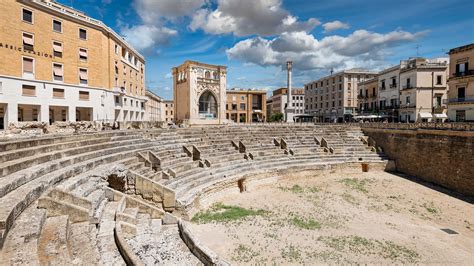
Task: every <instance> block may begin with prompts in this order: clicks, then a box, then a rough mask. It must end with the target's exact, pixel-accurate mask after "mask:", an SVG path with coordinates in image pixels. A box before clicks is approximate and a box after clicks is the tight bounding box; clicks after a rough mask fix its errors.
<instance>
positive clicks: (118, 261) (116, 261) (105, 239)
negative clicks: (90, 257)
mask: <svg viewBox="0 0 474 266" xmlns="http://www.w3.org/2000/svg"><path fill="white" fill-rule="evenodd" d="M117 208H118V202H107V205H106V207H105V209H104V210H105V211H104V214H103V216H102V219H101V220H100V224H99V233H98V234H97V248H98V251H99V255H100V257H99V264H101V265H125V261H124V260H123V258H122V255H121V254H120V252H119V250H118V248H117V245H116V244H115V238H114V229H115V214H116V212H117Z"/></svg>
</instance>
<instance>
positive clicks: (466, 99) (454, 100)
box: [443, 96, 474, 104]
mask: <svg viewBox="0 0 474 266" xmlns="http://www.w3.org/2000/svg"><path fill="white" fill-rule="evenodd" d="M443 103H444V104H457V103H474V96H468V97H463V98H450V99H445V100H443Z"/></svg>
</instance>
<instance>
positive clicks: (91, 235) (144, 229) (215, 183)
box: [0, 125, 387, 265]
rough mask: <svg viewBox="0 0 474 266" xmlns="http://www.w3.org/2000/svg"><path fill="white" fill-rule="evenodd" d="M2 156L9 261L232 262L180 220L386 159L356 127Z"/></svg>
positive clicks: (1, 197)
mask: <svg viewBox="0 0 474 266" xmlns="http://www.w3.org/2000/svg"><path fill="white" fill-rule="evenodd" d="M0 155H1V156H0V205H1V206H2V208H1V209H0V246H1V247H2V250H1V259H2V261H4V262H6V263H11V264H17V263H18V264H67V263H71V262H72V263H75V264H114V265H115V264H119V265H120V264H161V263H165V264H196V263H198V262H199V261H198V259H199V260H201V262H204V263H210V261H209V260H210V258H211V257H212V263H221V264H225V261H223V260H220V259H219V258H216V257H215V256H209V252H206V251H205V250H204V251H203V249H199V248H197V247H196V246H194V244H190V243H194V242H196V241H195V240H192V241H191V240H190V238H186V237H183V234H184V233H185V232H184V233H183V230H184V229H183V228H184V227H183V226H182V225H183V222H181V226H178V220H179V218H182V219H185V220H186V219H188V218H189V217H191V216H192V215H193V213H194V212H195V211H197V210H198V209H199V208H201V206H202V205H203V203H202V202H201V201H202V200H204V201H205V199H206V198H207V197H209V195H210V194H212V193H215V192H218V191H220V190H225V189H227V188H228V187H229V186H231V185H233V186H235V187H238V188H239V189H240V190H245V184H246V182H249V180H251V179H252V178H251V177H253V176H256V175H258V174H261V173H266V172H272V171H275V173H277V172H276V171H281V170H291V169H297V170H298V169H330V168H332V167H337V166H338V165H346V164H352V165H356V166H357V167H360V165H364V166H366V165H367V164H372V165H379V164H380V165H382V167H384V166H385V164H386V163H387V160H386V157H385V156H384V155H383V154H382V153H381V152H380V151H377V149H376V148H374V147H370V146H368V141H367V138H366V137H365V136H364V134H363V133H362V131H361V129H360V128H359V127H358V126H355V125H351V126H343V125H325V126H312V125H259V126H220V127H196V128H185V129H174V130H165V129H161V130H147V131H144V130H137V131H108V132H103V133H91V134H79V135H69V136H67V135H61V136H45V137H40V138H35V139H18V140H11V141H7V142H2V143H0ZM180 235H181V237H182V238H184V240H185V241H182V240H181V239H180V237H179V236H180ZM184 235H185V234H184ZM144 241H145V242H147V245H143V242H144ZM186 245H188V246H186ZM190 245H193V246H190ZM147 250H149V251H147ZM190 250H191V251H192V252H193V253H194V255H195V256H194V255H192V253H191V251H190ZM149 252H153V253H154V255H153V256H150V254H148V253H149ZM155 253H156V255H155ZM203 254H207V255H206V256H203Z"/></svg>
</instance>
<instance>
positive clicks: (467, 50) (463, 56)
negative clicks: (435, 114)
mask: <svg viewBox="0 0 474 266" xmlns="http://www.w3.org/2000/svg"><path fill="white" fill-rule="evenodd" d="M449 62H450V63H449V70H450V71H449V74H450V75H449V82H448V83H449V92H448V99H447V101H446V102H447V104H448V115H449V120H450V121H457V122H474V44H468V45H465V46H461V47H457V48H454V49H451V50H450V51H449Z"/></svg>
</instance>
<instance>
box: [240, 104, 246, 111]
mask: <svg viewBox="0 0 474 266" xmlns="http://www.w3.org/2000/svg"><path fill="white" fill-rule="evenodd" d="M240 110H242V111H245V103H241V104H240Z"/></svg>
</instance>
